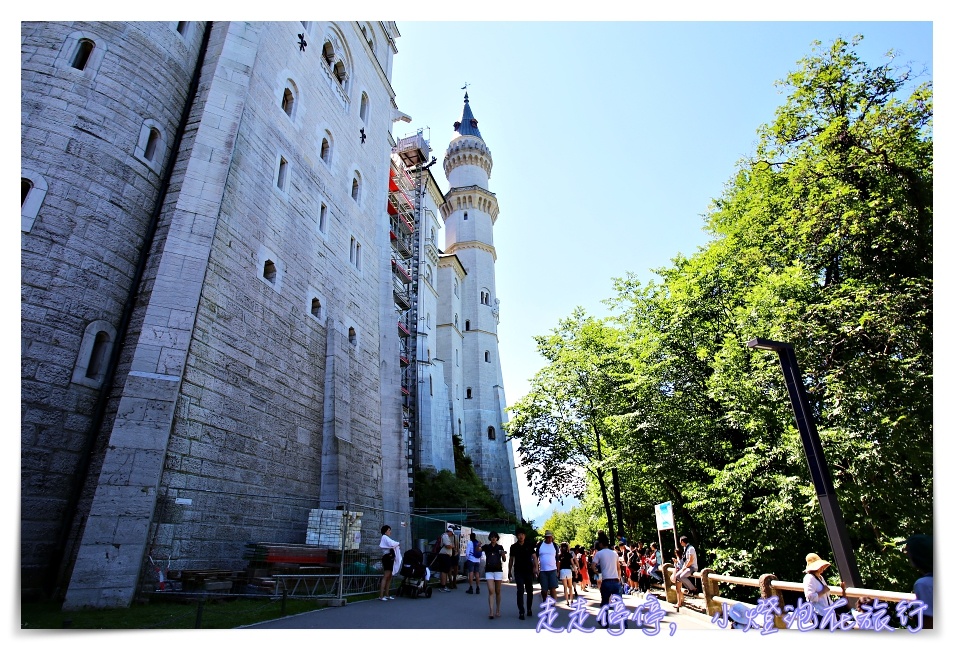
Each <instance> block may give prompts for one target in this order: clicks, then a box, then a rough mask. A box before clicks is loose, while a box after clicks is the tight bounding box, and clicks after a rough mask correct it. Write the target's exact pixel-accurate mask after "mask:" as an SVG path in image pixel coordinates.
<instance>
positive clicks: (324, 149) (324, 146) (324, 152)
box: [321, 138, 331, 164]
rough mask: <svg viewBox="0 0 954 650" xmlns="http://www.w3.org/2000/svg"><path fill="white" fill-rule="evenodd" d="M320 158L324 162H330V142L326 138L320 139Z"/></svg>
mask: <svg viewBox="0 0 954 650" xmlns="http://www.w3.org/2000/svg"><path fill="white" fill-rule="evenodd" d="M321 159H322V160H323V161H325V163H326V164H327V163H330V162H331V143H330V142H328V138H322V139H321Z"/></svg>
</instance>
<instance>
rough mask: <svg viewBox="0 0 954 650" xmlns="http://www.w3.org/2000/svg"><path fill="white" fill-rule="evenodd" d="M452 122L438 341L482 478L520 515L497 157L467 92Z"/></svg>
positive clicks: (458, 426)
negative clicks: (492, 181)
mask: <svg viewBox="0 0 954 650" xmlns="http://www.w3.org/2000/svg"><path fill="white" fill-rule="evenodd" d="M454 130H455V131H456V133H457V135H456V136H455V137H454V138H453V139H452V140H451V142H450V144H449V145H448V147H447V152H446V154H445V155H444V174H445V175H446V176H447V181H448V183H449V185H450V189H449V190H448V192H447V194H446V196H445V202H444V205H443V206H442V207H441V213H442V216H443V218H444V223H445V227H446V229H447V230H446V235H445V250H444V256H445V257H448V258H449V257H451V256H453V257H456V260H457V262H459V268H456V269H455V267H457V266H458V265H457V264H442V265H441V271H443V274H442V278H441V279H442V280H443V282H442V283H441V284H442V286H441V288H440V294H441V296H442V298H443V296H447V297H448V299H449V300H448V301H447V302H445V303H444V304H445V309H444V310H443V312H442V314H440V315H439V316H441V325H442V329H443V330H445V331H446V334H444V335H443V336H440V339H441V342H443V343H444V345H443V346H440V347H441V348H444V349H442V355H443V356H445V359H446V365H445V367H446V368H447V376H446V379H447V385H448V387H449V388H451V390H452V391H453V399H452V410H454V411H456V412H455V413H453V415H452V422H453V424H454V428H455V430H456V431H457V432H458V433H459V435H460V436H461V438H462V439H463V442H464V447H465V449H466V450H467V453H468V455H470V457H471V458H472V459H473V461H474V466H475V469H476V470H477V473H478V475H479V476H480V478H481V479H482V480H483V481H484V483H485V484H486V485H487V487H488V488H490V491H491V492H493V493H494V494H495V495H496V496H497V497H498V499H499V500H500V502H501V503H502V504H503V505H504V507H505V508H507V510H509V511H511V512H513V513H514V514H516V515H517V516H518V517H519V516H520V515H521V512H520V502H519V495H518V492H517V479H516V472H515V471H514V461H513V448H512V444H511V443H510V442H507V440H506V435H505V433H504V430H503V423H504V422H506V405H507V403H506V398H505V397H504V388H503V374H502V372H501V367H500V354H499V352H498V349H497V324H498V322H499V318H500V311H499V305H500V301H499V300H498V299H497V291H496V283H495V280H494V263H495V262H496V259H497V253H496V251H495V250H494V237H493V227H494V223H495V222H496V220H497V214H498V208H497V197H496V196H495V195H494V193H493V192H491V191H490V190H489V189H488V180H489V178H490V172H491V169H492V168H493V158H492V156H491V154H490V148H489V147H488V146H487V144H486V142H484V139H483V137H482V136H481V134H480V130H479V129H478V128H477V120H476V119H475V118H474V114H473V112H472V111H471V108H470V99H469V97H468V95H467V94H466V93H465V94H464V110H463V114H462V115H461V118H460V121H459V122H455V123H454ZM461 271H463V273H461ZM452 312H453V313H452ZM451 347H453V350H451V349H450V348H451Z"/></svg>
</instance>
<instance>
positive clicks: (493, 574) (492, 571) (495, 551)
mask: <svg viewBox="0 0 954 650" xmlns="http://www.w3.org/2000/svg"><path fill="white" fill-rule="evenodd" d="M487 538H488V539H489V540H490V542H488V543H487V544H484V557H485V558H486V561H485V562H484V578H485V579H486V580H487V602H488V603H489V604H490V618H500V592H501V591H503V564H504V562H506V561H507V552H506V551H505V550H504V547H503V546H501V545H500V544H498V543H497V540H499V539H500V535H499V534H498V533H497V531H496V530H492V531H490V534H489V535H487Z"/></svg>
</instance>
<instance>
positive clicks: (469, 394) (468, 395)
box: [467, 388, 474, 399]
mask: <svg viewBox="0 0 954 650" xmlns="http://www.w3.org/2000/svg"><path fill="white" fill-rule="evenodd" d="M473 398H474V394H473V391H472V390H471V389H470V388H468V389H467V399H473Z"/></svg>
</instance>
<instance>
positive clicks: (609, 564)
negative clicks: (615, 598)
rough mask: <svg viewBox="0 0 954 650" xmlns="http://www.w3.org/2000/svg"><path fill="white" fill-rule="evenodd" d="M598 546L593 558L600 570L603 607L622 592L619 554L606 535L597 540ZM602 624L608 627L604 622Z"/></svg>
mask: <svg viewBox="0 0 954 650" xmlns="http://www.w3.org/2000/svg"><path fill="white" fill-rule="evenodd" d="M596 548H597V551H596V554H595V555H594V556H593V560H594V561H595V562H596V564H597V566H598V567H599V571H600V576H601V581H600V607H603V606H605V605H607V604H609V601H610V596H612V595H613V594H617V595H618V594H619V593H620V582H619V555H618V554H617V553H616V551H615V550H613V548H612V547H611V546H610V545H609V539H606V538H605V537H604V538H600V539H597V540H596ZM601 625H602V626H603V627H606V626H605V625H603V624H602V623H601Z"/></svg>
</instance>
